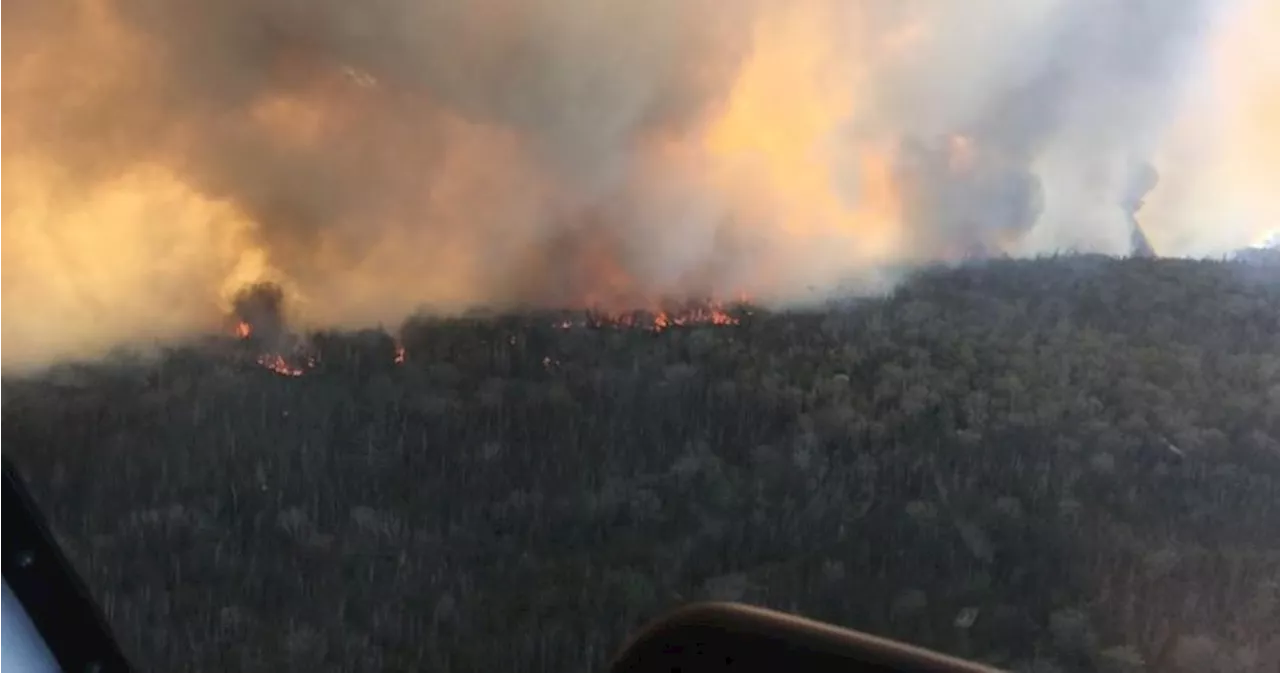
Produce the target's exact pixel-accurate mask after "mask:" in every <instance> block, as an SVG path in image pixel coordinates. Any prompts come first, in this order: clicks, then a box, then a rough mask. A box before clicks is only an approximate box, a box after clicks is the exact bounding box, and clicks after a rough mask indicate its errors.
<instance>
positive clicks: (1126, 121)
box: [2, 0, 1249, 364]
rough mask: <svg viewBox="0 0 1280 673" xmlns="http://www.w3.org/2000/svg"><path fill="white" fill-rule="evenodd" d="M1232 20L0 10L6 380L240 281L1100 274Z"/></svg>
mask: <svg viewBox="0 0 1280 673" xmlns="http://www.w3.org/2000/svg"><path fill="white" fill-rule="evenodd" d="M1233 1H1234V0H1233ZM1241 1H1242V2H1247V1H1249V0H1241ZM1228 5H1232V2H1211V1H1210V0H1128V1H1117V0H1024V1H1021V2H1017V3H1012V2H1008V1H1007V0H971V1H969V2H957V3H952V2H937V1H932V0H912V1H903V0H866V1H864V2H857V3H853V2H842V1H840V0H785V1H784V0H777V1H769V0H744V1H739V2H732V3H726V2H722V1H720V0H645V1H643V2H640V1H634V2H632V1H625V2H599V1H597V0H367V1H365V2H342V1H338V0H308V1H306V2H303V1H301V0H220V1H217V2H212V1H210V2H194V1H175V0H12V2H10V3H8V5H7V6H6V10H7V12H6V19H7V20H6V21H5V23H4V24H3V37H4V40H3V61H2V62H3V93H4V96H5V97H4V109H3V132H4V136H5V140H6V143H5V144H4V146H3V158H4V176H3V180H4V184H3V187H4V190H5V197H6V198H5V200H4V224H5V225H6V226H5V227H4V229H3V232H4V241H3V242H4V269H5V270H4V285H3V287H4V300H5V306H6V308H5V313H4V317H5V318H6V320H5V321H4V338H5V339H6V341H7V343H6V345H7V346H8V348H7V349H6V350H5V351H4V352H5V353H6V354H7V355H6V357H5V364H15V363H20V362H29V361H32V360H40V359H48V358H52V357H58V356H62V355H65V354H68V353H79V354H85V353H86V349H93V348H97V347H103V346H107V345H109V344H111V343H115V342H120V341H134V342H136V341H137V340H139V339H148V338H163V337H169V336H174V335H179V334H183V333H186V332H189V331H192V330H197V329H204V328H207V327H209V326H213V325H217V324H218V321H219V320H220V319H221V318H222V317H223V316H225V315H226V313H227V311H228V310H230V309H231V306H230V303H231V302H232V301H233V299H234V296H235V295H234V293H235V291H236V290H238V289H239V288H240V287H242V286H244V285H245V284H248V283H253V282H257V281H274V282H278V283H280V284H281V285H282V286H283V287H285V288H286V289H287V291H288V293H289V295H290V297H289V299H290V302H291V309H293V308H296V313H297V314H298V315H299V316H300V318H301V319H304V320H306V321H310V322H316V323H326V324H333V325H351V324H358V323H370V322H376V321H395V320H397V319H399V318H400V317H402V316H403V315H404V314H406V313H408V312H410V311H412V310H415V309H418V308H420V307H422V306H427V307H429V308H435V309H440V310H458V309H461V308H464V307H467V306H471V305H475V304H484V305H512V304H521V303H536V304H574V303H579V304H581V303H601V304H605V305H609V304H615V305H619V306H621V305H633V304H638V303H643V302H646V301H652V300H653V299H655V298H657V297H663V296H670V295H677V296H678V295H705V294H717V293H720V294H726V295H727V294H730V293H732V294H737V293H740V292H741V293H748V294H750V295H752V296H754V297H756V298H759V299H761V300H765V301H779V302H784V301H797V300H804V299H806V298H809V297H810V296H811V295H812V293H813V292H814V291H815V288H816V291H818V292H823V291H830V290H832V289H834V288H837V287H847V286H848V284H850V283H852V284H854V285H855V286H857V285H861V286H868V285H877V284H882V283H885V282H891V281H892V275H891V272H890V270H891V269H894V268H897V267H898V266H899V265H901V264H902V263H904V262H912V261H920V260H929V259H938V258H950V257H955V256H960V255H965V254H969V253H971V252H973V251H975V250H976V251H979V252H982V253H983V254H991V253H994V252H1006V253H1011V254H1022V253H1034V252H1038V251H1046V250H1054V249H1062V248H1076V249H1091V250H1100V251H1104V252H1112V253H1127V252H1129V249H1130V243H1131V235H1132V232H1133V231H1134V228H1135V227H1136V226H1137V225H1136V222H1135V221H1134V219H1133V210H1134V208H1133V204H1132V203H1130V201H1131V200H1132V198H1131V196H1130V195H1129V193H1128V192H1129V189H1130V183H1131V175H1130V172H1131V169H1132V167H1133V166H1134V165H1136V164H1140V163H1141V162H1145V161H1150V160H1152V159H1153V157H1154V154H1155V152H1156V150H1157V148H1158V147H1159V146H1160V143H1161V142H1162V138H1163V134H1164V132H1165V130H1166V129H1167V127H1168V126H1169V124H1170V123H1171V122H1173V121H1175V119H1176V116H1177V113H1178V110H1179V109H1181V102H1182V100H1183V99H1184V98H1185V92H1184V91H1183V86H1182V84H1183V83H1184V77H1183V76H1182V73H1184V72H1186V71H1187V69H1188V68H1189V67H1190V65H1192V64H1194V63H1197V62H1198V61H1199V59H1200V56H1201V55H1202V53H1203V51H1204V50H1203V47H1204V45H1205V44H1206V43H1207V39H1208V38H1209V37H1210V35H1211V32H1210V28H1211V27H1212V26H1213V25H1214V24H1213V23H1212V22H1211V21H1210V20H1211V19H1215V18H1217V17H1218V16H1219V15H1221V14H1223V12H1225V11H1226V10H1225V9H1224V8H1225V7H1227V6H1228ZM1210 9H1212V10H1213V11H1210ZM1149 226H1158V225H1149Z"/></svg>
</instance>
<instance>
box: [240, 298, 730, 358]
mask: <svg viewBox="0 0 1280 673" xmlns="http://www.w3.org/2000/svg"><path fill="white" fill-rule="evenodd" d="M751 315H754V311H753V310H751V307H750V306H749V305H748V303H746V302H745V301H744V302H737V303H735V305H724V303H721V302H716V301H696V302H692V301H684V302H664V303H663V305H660V306H655V307H654V308H652V310H636V311H625V312H611V311H608V310H602V308H590V310H581V311H566V310H561V311H536V312H531V313H525V315H521V316H506V322H509V321H512V320H516V321H517V322H518V325H517V326H515V328H516V329H512V330H508V331H511V333H508V334H507V335H506V339H508V340H509V343H511V344H512V345H515V344H516V342H517V339H520V338H521V337H524V338H527V337H529V331H530V329H532V330H534V331H539V330H541V331H548V330H554V331H571V330H614V331H617V330H639V331H648V333H653V334H660V333H663V331H667V330H672V329H684V328H730V326H736V325H740V324H741V321H742V319H744V317H746V316H751ZM488 317H489V321H490V324H494V325H500V324H502V322H504V320H503V319H502V317H494V316H488ZM227 324H228V333H229V335H230V337H233V338H234V339H237V340H238V342H239V343H241V344H242V345H243V348H241V349H239V352H241V353H242V354H247V356H248V357H252V358H253V362H255V363H256V365H259V366H261V367H265V368H266V370H269V371H273V372H275V374H278V375H280V376H288V377H298V376H303V375H306V374H308V372H311V371H312V370H315V368H316V367H317V366H320V365H321V363H326V358H325V351H326V349H328V351H333V349H334V348H326V347H335V348H337V349H339V351H344V352H347V353H349V351H351V345H352V344H358V345H362V347H364V348H362V351H365V352H369V351H372V352H378V351H379V349H380V351H381V352H383V353H381V361H383V362H381V363H383V365H385V363H394V365H403V363H404V362H406V361H407V358H408V352H407V348H406V345H404V343H402V340H401V338H398V337H392V335H389V334H387V333H385V331H383V330H380V329H379V330H362V331H361V333H357V334H355V335H352V334H344V335H334V334H332V333H329V334H326V333H312V334H310V335H306V334H300V333H298V331H296V330H293V329H291V328H289V325H288V320H287V313H285V298H284V293H283V292H282V289H280V288H279V287H278V285H273V284H270V283H259V284H253V285H250V287H246V288H243V289H241V290H239V292H238V293H237V294H236V299H234V302H233V311H232V313H230V315H229V316H228V321H227ZM430 326H431V325H430V324H421V322H415V321H413V320H411V321H408V322H406V325H404V326H403V328H402V331H406V330H412V329H413V328H417V330H419V331H431V330H430V329H429V328H430ZM508 326H511V325H508ZM422 328H428V329H426V330H422ZM515 333H520V334H521V337H517V335H516V334H515ZM433 334H438V333H434V331H433ZM344 360H349V358H344ZM553 363H554V361H553V358H552V357H545V360H544V362H543V365H544V366H545V367H552V366H553Z"/></svg>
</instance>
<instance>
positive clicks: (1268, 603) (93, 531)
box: [3, 256, 1280, 673]
mask: <svg viewBox="0 0 1280 673" xmlns="http://www.w3.org/2000/svg"><path fill="white" fill-rule="evenodd" d="M733 318H734V319H733V320H732V321H726V322H730V323H732V324H720V325H711V324H699V325H693V326H672V327H669V328H668V329H664V330H661V331H654V330H646V329H640V328H624V327H618V326H605V327H598V328H592V327H590V326H573V327H570V328H568V329H565V328H563V326H562V325H559V324H556V323H555V321H552V320H549V319H548V318H547V316H544V315H535V314H529V315H513V316H491V317H477V316H472V317H466V318H454V319H426V318H423V319H415V320H412V321H410V322H409V323H407V324H406V325H405V326H404V328H403V330H401V331H400V332H399V333H398V334H397V335H394V336H393V335H390V334H384V333H380V332H367V333H359V334H327V335H317V336H316V337H315V338H314V339H313V340H312V341H313V343H314V344H315V348H316V349H317V352H318V353H319V354H320V356H321V357H319V359H318V363H317V364H316V365H315V366H314V367H312V368H311V369H309V370H308V371H307V372H306V373H305V375H302V376H281V375H279V374H277V373H275V372H273V371H270V370H269V369H267V368H264V367H262V366H259V365H257V364H256V363H254V362H252V361H251V360H243V359H240V358H237V357H235V351H236V348H237V344H235V343H232V344H229V345H226V344H222V345H219V344H215V343H212V342H211V343H207V344H200V345H192V346H190V347H184V348H180V349H174V350H172V351H170V352H168V353H166V354H165V355H164V356H163V357H162V358H160V359H159V360H158V361H157V360H151V359H138V360H129V359H127V358H120V359H116V360H113V361H111V362H105V363H99V364H92V365H77V366H70V365H68V366H66V367H62V368H59V369H58V370H55V371H53V372H51V373H49V374H48V375H47V376H44V377H42V378H39V379H32V380H21V381H19V380H6V381H5V389H4V399H5V404H4V408H3V433H4V434H3V436H4V439H5V444H4V450H5V454H6V456H8V457H9V458H10V459H11V460H13V461H14V462H15V463H16V464H17V465H18V467H19V468H20V469H21V470H22V471H23V472H24V474H25V476H26V478H27V480H28V481H29V482H30V486H31V488H32V490H33V492H34V493H35V495H36V496H37V498H38V499H39V500H40V502H41V503H42V504H43V506H44V507H45V508H46V514H47V515H48V516H49V518H50V519H51V520H52V522H53V523H54V525H55V527H56V530H57V533H58V534H59V536H60V538H61V540H62V541H63V543H64V544H65V545H66V547H67V549H68V552H69V554H70V555H71V556H72V558H73V559H74V561H75V562H76V563H77V565H78V567H79V568H80V570H81V571H82V573H83V574H84V576H85V577H86V579H87V581H88V583H89V584H90V586H91V587H92V588H93V589H94V591H95V593H96V595H97V597H98V598H99V600H100V601H101V602H102V604H103V605H104V606H105V609H106V610H107V611H108V613H109V615H110V619H111V621H112V623H113V626H114V628H115V630H116V632H117V634H118V635H119V636H120V638H121V640H122V641H123V645H124V647H125V649H126V651H127V652H128V654H129V655H130V656H131V657H133V658H134V660H135V661H136V663H138V664H139V665H140V666H141V668H143V669H145V670H157V671H165V670H167V671H183V670H189V671H210V670H244V671H329V670H424V671H439V672H441V673H448V672H450V671H502V670H530V671H587V670H599V668H600V665H601V664H602V663H603V662H604V661H606V660H607V659H608V658H609V657H610V656H611V655H612V654H613V653H614V652H615V651H616V648H617V647H618V646H619V644H620V643H621V642H622V640H623V638H624V636H625V634H627V633H628V632H629V631H630V630H632V629H634V628H636V627H637V626H639V625H640V624H642V623H643V622H644V621H646V620H647V619H649V618H652V617H654V616H656V615H657V614H658V613H660V612H663V611H665V610H667V609H670V608H672V607H674V606H676V605H678V604H680V603H682V602H685V601H689V600H695V599H705V598H718V599H729V600H739V601H745V602H749V603H756V604H761V605H766V606H770V607H776V608H780V609H783V610H789V611H796V612H800V613H803V614H806V615H809V616H813V617H815V618H818V619H823V620H829V621H833V622H836V623H840V624H843V625H847V626H851V627H854V628H858V629H862V630H866V631H870V632H873V633H877V634H883V635H888V636H891V637H895V638H899V639H903V640H907V641H911V642H915V643H918V644H922V645H925V646H929V647H933V648H937V649H940V650H942V651H945V652H949V653H953V654H958V655H961V656H965V657H972V658H976V659H979V660H983V661H986V662H989V663H992V664H995V665H997V666H1001V667H1005V668H1010V669H1015V670H1021V671H1036V672H1038V673H1049V672H1053V671H1064V672H1066V671H1080V672H1083V671H1134V672H1136V671H1187V672H1190V671H1197V672H1204V673H1209V672H1212V671H1267V670H1277V667H1280V628H1277V624H1280V535H1277V532H1280V265H1277V264H1276V263H1275V261H1274V260H1268V259H1260V260H1255V261H1253V262H1248V263H1246V262H1208V261H1184V260H1157V259H1125V260H1115V259H1108V258H1103V257H1092V256H1071V257H1059V258H1054V259H1041V260H1035V261H1012V260H1003V261H992V262H987V263H983V264H980V265H972V266H964V267H961V268H955V269H939V270H934V271H928V272H924V273H921V274H919V275H918V276H916V277H915V278H913V279H912V280H911V281H910V282H908V283H906V284H904V285H903V286H901V287H900V288H899V289H898V290H897V291H896V292H895V293H893V295H892V296H889V297H886V298H879V299H867V300H861V301H856V302H850V303H848V304H847V305H843V304H842V305H839V306H831V307H828V308H825V309H822V310H812V311H806V312H769V311H765V310H762V309H751V308H749V307H739V308H738V309H735V310H734V314H733ZM227 341H234V340H227ZM398 348H403V352H402V353H400V352H398Z"/></svg>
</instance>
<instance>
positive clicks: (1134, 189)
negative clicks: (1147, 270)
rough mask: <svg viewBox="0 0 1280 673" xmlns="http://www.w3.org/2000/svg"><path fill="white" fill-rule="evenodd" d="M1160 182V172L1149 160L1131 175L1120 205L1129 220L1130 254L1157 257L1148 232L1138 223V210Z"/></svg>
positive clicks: (1136, 168)
mask: <svg viewBox="0 0 1280 673" xmlns="http://www.w3.org/2000/svg"><path fill="white" fill-rule="evenodd" d="M1159 182H1160V174H1159V173H1157V172H1156V169H1155V167H1153V166H1152V165H1151V164H1150V163H1148V162H1145V161H1144V162H1142V163H1140V164H1138V166H1137V167H1135V168H1134V169H1133V172H1132V173H1131V174H1130V177H1129V187H1128V189H1127V190H1125V194H1124V198H1123V200H1122V201H1121V203H1120V207H1121V208H1124V213H1125V217H1126V218H1127V219H1128V220H1129V240H1130V248H1131V249H1130V254H1131V255H1133V256H1134V257H1155V256H1156V251H1155V249H1154V248H1152V247H1151V241H1149V240H1147V234H1146V232H1144V231H1143V230H1142V225H1141V224H1139V223H1138V211H1139V210H1141V209H1142V204H1143V200H1144V199H1145V198H1146V197H1147V194H1150V193H1151V190H1153V189H1155V188H1156V184H1157V183H1159Z"/></svg>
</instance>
